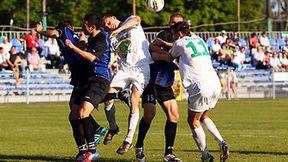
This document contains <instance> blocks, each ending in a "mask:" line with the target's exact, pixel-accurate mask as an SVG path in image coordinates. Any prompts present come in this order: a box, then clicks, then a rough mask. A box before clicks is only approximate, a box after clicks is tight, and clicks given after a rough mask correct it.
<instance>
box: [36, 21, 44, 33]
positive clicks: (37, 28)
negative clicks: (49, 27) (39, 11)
mask: <svg viewBox="0 0 288 162" xmlns="http://www.w3.org/2000/svg"><path fill="white" fill-rule="evenodd" d="M42 29H43V27H42V23H41V22H38V23H37V24H36V32H41V31H42Z"/></svg>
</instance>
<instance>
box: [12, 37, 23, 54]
mask: <svg viewBox="0 0 288 162" xmlns="http://www.w3.org/2000/svg"><path fill="white" fill-rule="evenodd" d="M10 42H11V44H12V46H15V47H16V52H21V51H22V44H21V42H20V41H19V40H18V39H16V38H12V39H11V40H10Z"/></svg>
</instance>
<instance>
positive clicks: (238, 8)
mask: <svg viewBox="0 0 288 162" xmlns="http://www.w3.org/2000/svg"><path fill="white" fill-rule="evenodd" d="M240 1H241V0H238V3H237V17H238V32H239V31H240V13H241V12H240Z"/></svg>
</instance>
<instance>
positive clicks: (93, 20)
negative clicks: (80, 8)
mask: <svg viewBox="0 0 288 162" xmlns="http://www.w3.org/2000/svg"><path fill="white" fill-rule="evenodd" d="M83 20H84V21H88V23H89V24H92V25H95V27H96V29H100V28H101V23H102V20H101V18H100V17H98V16H97V15H95V14H93V13H91V14H87V15H85V17H84V18H83Z"/></svg>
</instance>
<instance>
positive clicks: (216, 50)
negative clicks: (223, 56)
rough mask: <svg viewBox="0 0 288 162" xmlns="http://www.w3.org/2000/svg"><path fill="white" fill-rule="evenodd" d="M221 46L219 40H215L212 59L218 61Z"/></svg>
mask: <svg viewBox="0 0 288 162" xmlns="http://www.w3.org/2000/svg"><path fill="white" fill-rule="evenodd" d="M220 49H221V45H220V43H219V40H218V39H217V38H216V39H214V44H213V45H212V56H211V57H212V58H213V59H214V60H217V61H218V57H219V53H220Z"/></svg>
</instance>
